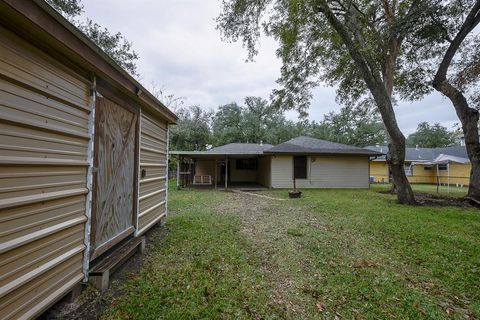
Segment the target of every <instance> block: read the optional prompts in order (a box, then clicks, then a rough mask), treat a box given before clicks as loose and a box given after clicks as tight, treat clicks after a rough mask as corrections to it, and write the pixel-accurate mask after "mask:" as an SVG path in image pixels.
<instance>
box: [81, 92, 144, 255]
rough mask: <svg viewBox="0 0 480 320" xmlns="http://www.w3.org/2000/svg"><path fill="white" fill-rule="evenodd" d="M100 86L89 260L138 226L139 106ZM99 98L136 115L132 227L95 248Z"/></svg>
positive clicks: (98, 104) (97, 102)
mask: <svg viewBox="0 0 480 320" xmlns="http://www.w3.org/2000/svg"><path fill="white" fill-rule="evenodd" d="M100 87H101V88H98V84H97V92H95V95H96V99H95V115H96V116H95V124H94V125H95V136H94V155H93V167H94V170H93V183H92V191H93V192H92V208H91V210H92V212H91V226H90V261H92V260H95V259H96V258H97V257H99V256H100V255H102V254H103V253H105V252H106V251H108V250H109V249H111V248H112V247H113V246H115V245H116V244H118V243H119V242H120V241H122V240H123V239H125V238H127V237H128V236H130V235H132V234H134V233H135V230H136V229H137V228H138V226H137V216H138V196H139V195H138V174H139V171H138V168H139V160H140V158H139V156H138V153H139V150H140V145H139V140H140V132H139V129H140V121H141V119H140V108H139V107H137V108H135V107H134V106H135V104H134V103H132V102H131V100H130V99H129V98H128V97H127V96H125V95H123V94H122V93H120V92H119V91H116V90H115V89H113V88H112V87H110V86H108V85H106V84H105V83H102V85H100ZM100 99H108V100H110V101H112V102H114V103H115V104H117V105H118V106H120V107H122V108H124V109H126V110H127V111H130V112H132V113H133V114H134V116H135V117H136V119H135V129H134V130H135V138H134V141H135V146H134V152H135V154H134V164H133V168H134V169H133V189H132V190H133V191H132V192H133V199H132V201H133V204H132V227H130V228H127V229H126V230H125V231H123V232H121V233H119V234H118V235H116V236H115V237H113V238H112V239H110V240H109V241H108V242H105V243H104V244H102V245H101V246H99V247H98V248H95V240H96V237H95V236H96V229H97V200H98V199H97V186H98V147H99V137H98V135H99V131H100V130H99V126H100V117H99V116H98V115H99V109H100V108H101V107H100Z"/></svg>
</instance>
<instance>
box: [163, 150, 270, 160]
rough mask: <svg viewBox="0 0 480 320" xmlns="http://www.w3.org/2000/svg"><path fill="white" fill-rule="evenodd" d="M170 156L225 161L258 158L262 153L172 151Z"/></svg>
mask: <svg viewBox="0 0 480 320" xmlns="http://www.w3.org/2000/svg"><path fill="white" fill-rule="evenodd" d="M169 154H170V155H172V156H178V157H183V158H191V159H225V158H237V159H241V158H257V157H259V156H262V155H263V153H260V152H244V153H233V152H212V151H170V152H169Z"/></svg>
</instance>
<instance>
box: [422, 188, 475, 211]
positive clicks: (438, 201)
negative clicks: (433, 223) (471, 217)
mask: <svg viewBox="0 0 480 320" xmlns="http://www.w3.org/2000/svg"><path fill="white" fill-rule="evenodd" d="M415 198H416V199H417V201H418V202H419V203H420V204H421V205H425V206H431V207H450V206H451V207H461V208H475V207H478V205H477V206H475V204H474V203H473V202H472V201H470V200H469V199H466V198H452V197H446V196H440V195H433V194H430V193H420V192H416V193H415Z"/></svg>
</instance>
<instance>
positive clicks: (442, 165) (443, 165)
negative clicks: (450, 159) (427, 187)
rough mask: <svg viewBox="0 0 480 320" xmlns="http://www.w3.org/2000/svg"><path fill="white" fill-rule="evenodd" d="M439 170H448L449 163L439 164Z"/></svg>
mask: <svg viewBox="0 0 480 320" xmlns="http://www.w3.org/2000/svg"><path fill="white" fill-rule="evenodd" d="M438 170H440V171H447V170H448V165H447V164H439V165H438Z"/></svg>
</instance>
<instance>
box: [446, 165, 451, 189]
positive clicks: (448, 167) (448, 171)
mask: <svg viewBox="0 0 480 320" xmlns="http://www.w3.org/2000/svg"><path fill="white" fill-rule="evenodd" d="M447 175H448V177H447V179H448V180H447V182H448V188H447V190H448V191H447V193H450V162H447Z"/></svg>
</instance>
